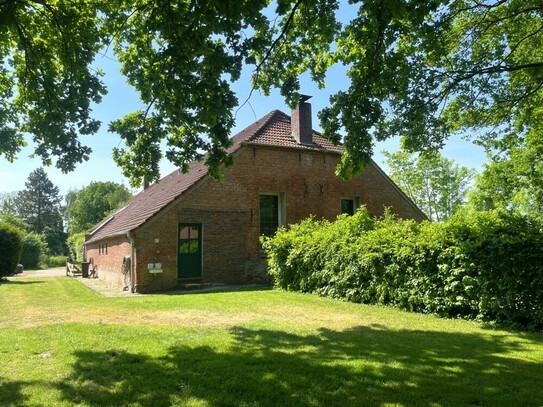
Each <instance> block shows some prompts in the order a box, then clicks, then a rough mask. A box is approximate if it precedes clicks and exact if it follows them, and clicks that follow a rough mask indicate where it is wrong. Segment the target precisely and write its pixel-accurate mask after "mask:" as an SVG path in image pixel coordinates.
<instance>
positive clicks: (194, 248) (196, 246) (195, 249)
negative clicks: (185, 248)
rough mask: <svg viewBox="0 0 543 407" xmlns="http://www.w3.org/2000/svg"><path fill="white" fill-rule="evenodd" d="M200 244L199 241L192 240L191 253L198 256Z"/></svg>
mask: <svg viewBox="0 0 543 407" xmlns="http://www.w3.org/2000/svg"><path fill="white" fill-rule="evenodd" d="M199 245H200V242H199V241H198V239H190V249H189V253H192V254H196V253H198V249H199Z"/></svg>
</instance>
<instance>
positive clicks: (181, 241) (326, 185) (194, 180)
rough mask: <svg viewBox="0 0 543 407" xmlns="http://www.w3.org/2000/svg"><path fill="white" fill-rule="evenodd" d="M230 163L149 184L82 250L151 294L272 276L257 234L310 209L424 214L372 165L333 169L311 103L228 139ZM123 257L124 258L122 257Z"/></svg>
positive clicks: (109, 275)
mask: <svg viewBox="0 0 543 407" xmlns="http://www.w3.org/2000/svg"><path fill="white" fill-rule="evenodd" d="M232 141H233V145H232V147H230V149H229V151H230V152H231V153H232V154H233V155H234V158H235V160H234V163H233V164H232V165H231V166H229V167H227V168H225V169H224V179H223V180H222V181H215V180H214V179H213V178H211V177H210V176H209V174H208V172H207V168H206V166H205V164H204V163H202V162H193V163H192V164H191V165H190V171H189V172H188V173H186V174H183V173H181V172H179V171H174V172H173V173H171V174H169V175H167V176H166V177H164V178H163V179H162V180H160V182H158V183H155V184H153V185H151V186H149V187H148V188H145V189H144V190H143V191H142V192H140V193H139V194H138V195H136V196H134V197H133V198H132V199H131V200H130V201H129V202H127V204H126V205H125V206H124V207H123V208H121V209H120V210H119V211H117V212H116V213H115V214H113V215H112V216H110V217H108V218H106V219H103V220H102V221H101V222H100V223H98V224H97V225H96V226H95V227H94V228H93V229H91V230H90V232H89V234H88V236H87V239H86V242H85V256H86V258H87V260H88V261H90V262H91V267H95V268H96V269H97V272H98V275H99V277H100V278H101V279H104V280H106V281H107V282H108V283H109V284H111V285H116V286H118V287H119V289H122V288H123V287H124V289H131V290H132V291H134V292H152V291H159V290H165V289H170V288H174V287H178V286H182V285H185V284H190V283H222V284H250V283H263V282H267V281H268V276H267V272H266V264H265V258H264V255H263V253H262V252H261V248H260V243H259V237H260V236H261V235H262V234H272V233H273V232H274V231H275V230H276V229H277V228H278V227H279V226H281V225H288V224H291V223H295V222H298V221H300V220H302V219H304V218H306V217H308V216H309V215H314V216H316V217H317V218H326V219H330V220H334V219H335V218H336V217H337V216H338V215H339V214H340V213H353V212H354V211H355V210H356V207H357V206H359V205H365V206H366V207H367V209H368V211H369V212H370V214H372V215H375V216H379V215H381V214H382V213H383V210H384V207H391V208H392V210H393V211H394V212H396V213H397V214H398V215H399V216H400V217H403V218H413V219H417V220H422V219H425V215H424V214H423V213H422V212H421V211H420V209H419V208H417V206H416V205H415V204H414V203H413V202H412V201H411V200H410V199H409V198H408V197H407V196H406V195H405V194H404V193H403V192H402V191H401V190H400V189H399V188H398V187H397V186H396V185H395V184H394V183H393V182H392V181H391V180H390V178H389V177H388V176H387V175H386V174H385V173H384V172H383V171H382V170H381V169H380V168H379V167H378V166H377V165H376V164H375V163H373V162H372V163H371V164H370V165H369V166H368V167H367V168H366V170H365V171H364V172H363V173H362V174H360V175H358V176H355V177H353V178H352V179H351V180H349V181H344V180H341V179H340V178H338V177H336V176H335V175H334V170H335V168H336V165H337V164H338V163H339V160H340V154H341V152H342V147H341V146H334V145H332V144H331V143H330V142H329V141H327V140H326V139H325V138H323V137H322V136H321V135H320V134H319V133H318V132H316V131H313V130H312V126H311V105H310V104H309V103H307V102H302V103H301V104H300V107H299V108H297V109H295V110H294V111H293V112H292V118H291V117H289V116H288V115H287V114H285V113H283V112H281V111H278V110H275V111H272V112H270V113H268V114H267V115H266V116H264V117H263V118H261V119H260V120H258V121H256V122H255V123H253V124H252V125H250V126H249V127H247V128H246V129H245V130H243V131H241V132H240V133H238V134H237V135H236V136H234V138H233V139H232ZM123 262H124V265H123Z"/></svg>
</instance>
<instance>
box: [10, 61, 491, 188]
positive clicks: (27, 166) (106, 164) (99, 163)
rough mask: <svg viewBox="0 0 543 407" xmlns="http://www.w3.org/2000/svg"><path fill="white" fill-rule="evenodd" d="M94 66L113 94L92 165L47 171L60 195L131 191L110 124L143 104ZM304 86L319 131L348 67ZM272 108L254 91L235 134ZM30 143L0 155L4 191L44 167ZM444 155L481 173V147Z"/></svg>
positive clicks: (275, 105) (244, 86)
mask: <svg viewBox="0 0 543 407" xmlns="http://www.w3.org/2000/svg"><path fill="white" fill-rule="evenodd" d="M96 67H100V68H102V69H103V70H104V71H105V73H106V76H105V78H104V82H105V83H106V85H107V87H108V90H109V93H108V94H107V95H106V96H105V97H104V98H103V101H102V103H101V104H99V105H96V106H94V108H93V110H94V117H95V118H97V119H98V120H100V121H101V122H102V126H101V128H100V131H99V132H98V133H97V134H96V135H94V136H82V137H81V141H82V143H83V144H85V145H88V146H90V147H91V148H92V150H93V152H92V154H91V155H90V159H89V161H87V162H85V163H82V164H79V165H78V166H77V168H76V170H75V171H73V172H71V173H68V174H63V173H62V172H61V171H60V170H58V169H56V168H55V167H54V166H51V167H45V171H46V172H47V174H48V177H49V179H50V180H51V181H52V182H53V183H54V184H55V185H57V186H58V187H59V189H60V193H61V194H62V195H64V194H66V192H68V191H69V190H70V189H81V188H82V187H85V186H87V185H89V184H90V183H91V182H92V181H113V182H117V183H121V184H124V185H126V186H127V187H129V184H128V180H127V179H126V178H125V177H124V176H123V175H122V173H121V170H120V169H119V168H118V167H117V166H116V164H115V163H114V162H113V158H112V149H113V148H114V147H117V146H120V145H121V139H120V137H119V136H118V135H116V134H113V133H109V132H108V131H107V127H108V123H109V122H110V121H111V120H114V119H117V118H120V117H122V116H123V115H125V114H126V113H129V112H132V111H134V110H136V109H138V108H141V107H142V105H141V104H140V102H139V100H138V97H137V95H136V93H135V92H134V91H133V90H132V88H131V87H130V86H129V85H127V84H126V82H125V80H124V78H123V77H122V76H121V75H120V73H119V72H118V64H117V63H116V62H115V61H114V60H113V59H112V58H111V56H106V57H98V58H97V60H96ZM249 73H250V72H246V74H245V75H243V76H242V79H241V80H240V81H238V82H237V83H236V84H235V85H234V86H233V88H234V90H235V92H236V94H237V97H238V100H239V103H240V104H242V103H243V101H245V99H247V97H248V96H249V93H250V86H249ZM301 83H302V89H301V92H302V93H304V94H307V95H312V96H313V97H312V98H311V99H310V101H309V102H310V103H311V104H312V111H313V127H314V128H315V129H316V130H320V128H319V122H318V119H317V112H318V111H320V110H321V109H322V108H324V107H325V106H326V105H327V103H328V99H329V96H330V95H331V94H334V93H336V92H337V91H338V90H342V89H343V90H344V89H347V88H348V86H349V83H348V80H347V79H346V78H345V69H344V68H343V67H335V68H333V69H331V70H330V72H329V74H328V76H327V81H326V83H327V86H326V88H325V89H318V88H317V87H316V85H315V84H313V83H312V82H311V81H310V80H309V79H306V78H301ZM274 109H279V110H282V111H284V112H285V113H288V114H290V109H289V108H288V107H287V106H286V105H285V103H284V100H283V98H282V97H281V96H280V95H279V92H277V91H275V92H272V94H271V95H270V96H268V97H265V96H263V95H262V94H260V93H259V92H256V91H255V92H253V93H252V96H251V98H250V100H249V102H248V103H247V104H245V105H244V106H243V107H242V108H240V109H239V110H238V112H237V115H236V128H235V129H234V132H233V134H235V133H237V132H238V131H240V130H242V129H244V128H245V127H247V126H248V125H250V124H251V123H253V122H254V121H255V120H257V119H259V118H260V117H262V116H264V115H265V114H266V113H268V112H269V111H271V110H274ZM28 141H29V147H27V148H25V149H23V150H22V151H21V153H20V154H19V156H18V159H17V160H16V161H15V162H14V163H9V162H8V161H7V160H6V159H5V158H4V157H0V192H14V191H19V190H22V189H24V187H25V186H24V183H25V181H26V179H27V177H28V175H29V174H30V172H32V171H33V170H35V169H36V168H38V167H40V166H41V161H40V160H39V159H32V158H30V157H29V155H30V154H32V151H33V148H32V143H31V140H28ZM398 149H399V139H398V138H396V139H391V140H387V141H386V142H383V143H378V144H377V145H376V146H375V149H374V151H375V156H374V160H375V161H376V162H377V164H379V165H380V166H382V167H383V169H385V171H386V165H384V162H383V156H382V155H381V154H380V152H381V151H382V150H388V151H396V150H398ZM442 153H443V155H445V156H446V157H448V158H452V159H454V160H455V161H456V162H457V163H459V164H460V165H464V166H467V167H470V168H475V169H476V170H480V169H481V166H482V164H483V163H484V162H485V160H486V159H485V154H484V152H483V151H482V149H481V148H480V147H477V146H475V145H474V144H472V143H471V142H468V141H464V140H461V139H460V138H458V137H457V138H453V139H451V140H449V142H448V143H447V145H446V147H445V148H444V150H443V151H442ZM160 168H161V175H162V176H165V175H167V174H169V173H170V172H172V171H173V170H175V167H174V166H173V165H172V164H170V163H169V162H167V161H166V160H162V162H161V166H160ZM134 192H135V191H134Z"/></svg>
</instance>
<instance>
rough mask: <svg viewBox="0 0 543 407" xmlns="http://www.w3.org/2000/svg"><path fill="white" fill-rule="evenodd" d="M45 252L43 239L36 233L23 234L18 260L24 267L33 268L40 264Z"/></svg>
mask: <svg viewBox="0 0 543 407" xmlns="http://www.w3.org/2000/svg"><path fill="white" fill-rule="evenodd" d="M46 252H47V243H46V242H45V239H44V238H43V237H42V236H41V235H38V234H37V233H33V232H30V233H26V234H25V235H24V236H23V248H22V250H21V258H20V260H19V262H20V263H21V264H22V265H23V266H24V268H25V269H35V268H38V267H39V265H40V260H43V258H44V257H45V253H46Z"/></svg>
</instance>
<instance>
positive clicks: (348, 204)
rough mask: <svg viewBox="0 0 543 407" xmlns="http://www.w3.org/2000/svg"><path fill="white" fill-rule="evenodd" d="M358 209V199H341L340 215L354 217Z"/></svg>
mask: <svg viewBox="0 0 543 407" xmlns="http://www.w3.org/2000/svg"><path fill="white" fill-rule="evenodd" d="M357 207H358V198H355V197H351V198H341V209H340V210H341V214H344V213H345V214H347V215H349V216H352V215H354V213H355V212H356V208H357Z"/></svg>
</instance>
